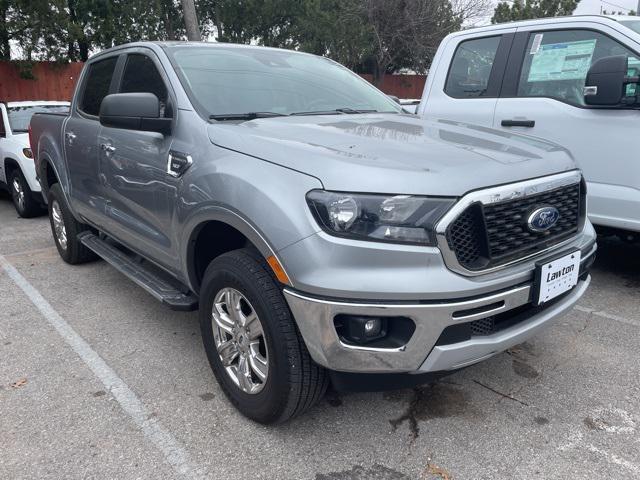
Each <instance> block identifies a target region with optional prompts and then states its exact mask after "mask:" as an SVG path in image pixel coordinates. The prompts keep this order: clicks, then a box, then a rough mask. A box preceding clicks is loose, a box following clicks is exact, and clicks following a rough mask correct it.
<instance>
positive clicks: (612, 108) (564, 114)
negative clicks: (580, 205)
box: [418, 16, 640, 241]
mask: <svg viewBox="0 0 640 480" xmlns="http://www.w3.org/2000/svg"><path fill="white" fill-rule="evenodd" d="M639 31H640V20H639V18H638V17H620V18H618V17H615V18H608V17H601V16H575V17H561V18H544V19H540V20H529V21H523V22H516V23H507V24H500V25H492V26H488V27H482V28H475V29H470V30H464V31H462V32H458V33H454V34H452V35H449V36H448V37H446V38H445V39H444V40H443V41H442V43H441V45H440V47H439V49H438V52H437V53H436V56H435V57H434V61H433V66H432V68H431V71H430V74H429V77H428V79H427V83H426V85H425V89H424V94H423V97H422V103H421V105H420V107H419V108H418V114H419V115H421V116H423V117H425V118H446V119H450V120H461V121H466V122H472V123H475V124H478V125H480V126H483V127H493V128H496V129H498V130H501V131H502V132H508V133H511V132H514V131H515V132H522V133H527V134H529V135H533V136H536V137H539V138H545V139H549V140H552V141H555V142H558V143H560V144H562V145H563V146H565V147H566V148H567V149H569V150H570V151H571V152H572V153H573V155H574V156H575V158H576V160H577V162H578V165H579V166H580V167H581V168H582V170H583V171H584V175H585V177H586V179H587V182H588V192H589V218H590V219H591V221H592V222H593V223H594V224H595V225H596V227H598V228H599V229H600V230H602V231H603V232H614V233H619V234H620V235H621V236H622V238H625V239H629V240H632V241H634V240H639V239H640V162H638V161H636V159H635V158H634V152H635V147H636V144H635V133H636V132H637V126H638V124H640V111H639V109H640V101H638V97H637V96H636V95H637V93H640V92H637V91H636V89H637V85H636V84H635V83H634V84H631V83H628V84H627V83H624V82H625V80H624V77H625V76H627V75H628V76H629V77H637V76H638V75H639V74H640V33H638V32H639ZM612 57H618V58H622V59H623V60H622V65H623V67H622V68H621V69H619V70H618V72H615V73H614V76H615V77H617V78H616V80H615V81H614V83H613V84H611V85H604V84H600V85H599V86H597V88H595V89H594V88H588V87H595V86H596V85H595V84H594V83H592V82H595V81H596V77H597V76H598V75H601V73H598V72H599V71H600V69H602V67H603V65H604V64H603V62H608V61H610V60H611V58H612ZM607 59H609V60H607ZM604 68H605V69H610V68H611V67H610V66H609V67H607V66H605V67H604ZM628 80H629V79H628ZM628 80H627V81H628ZM637 81H638V80H637V78H636V79H635V82H637ZM625 85H626V86H625ZM585 88H587V90H586V91H585ZM625 88H626V90H625ZM623 92H625V95H624V97H623ZM585 93H586V94H587V95H586V96H585ZM607 96H609V98H608V99H607Z"/></svg>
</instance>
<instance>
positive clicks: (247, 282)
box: [200, 249, 328, 424]
mask: <svg viewBox="0 0 640 480" xmlns="http://www.w3.org/2000/svg"><path fill="white" fill-rule="evenodd" d="M200 327H201V330H202V338H203V341H204V347H205V350H206V353H207V357H208V359H209V363H210V364H211V368H212V369H213V373H214V374H215V376H216V379H217V380H218V383H219V384H220V386H221V387H222V390H223V391H224V392H225V394H226V395H227V397H228V398H229V400H230V401H231V403H233V404H234V405H235V407H236V408H237V409H238V410H240V412H241V413H243V414H244V415H245V416H247V417H249V418H251V419H253V420H255V421H257V422H260V423H264V424H271V423H280V422H284V421H286V420H288V419H290V418H292V417H294V416H296V415H298V414H300V413H302V412H304V411H305V410H307V409H308V408H310V407H311V406H312V405H314V404H315V403H316V402H317V401H318V400H319V399H320V398H322V395H323V394H324V392H325V390H326V388H327V384H328V376H327V373H326V371H325V370H324V369H323V368H322V367H320V366H319V365H317V364H316V363H315V362H314V361H313V360H312V359H311V357H310V356H309V352H308V351H307V348H306V346H305V344H304V341H303V340H302V338H301V336H300V333H299V332H298V329H297V327H296V324H295V322H294V320H293V318H292V316H291V312H290V311H289V308H288V306H287V304H286V302H285V300H284V297H283V295H282V292H281V289H280V286H279V285H278V283H277V281H276V280H275V279H274V277H273V275H272V273H271V270H270V269H269V267H268V265H267V264H266V262H265V261H264V259H262V257H261V256H260V255H259V254H257V253H255V252H253V251H251V250H247V249H243V250H235V251H232V252H229V253H226V254H224V255H221V256H220V257H218V258H216V259H215V260H213V262H211V264H210V265H209V267H208V268H207V270H206V272H205V275H204V279H203V283H202V289H201V292H200Z"/></svg>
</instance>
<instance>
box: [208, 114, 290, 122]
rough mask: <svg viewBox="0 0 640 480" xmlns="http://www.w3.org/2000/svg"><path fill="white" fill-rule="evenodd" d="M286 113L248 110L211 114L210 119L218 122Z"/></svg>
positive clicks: (277, 115)
mask: <svg viewBox="0 0 640 480" xmlns="http://www.w3.org/2000/svg"><path fill="white" fill-rule="evenodd" d="M286 116H287V114H285V113H277V112H248V113H223V114H219V115H209V119H210V120H217V121H218V122H221V121H225V120H255V119H256V118H271V117H286Z"/></svg>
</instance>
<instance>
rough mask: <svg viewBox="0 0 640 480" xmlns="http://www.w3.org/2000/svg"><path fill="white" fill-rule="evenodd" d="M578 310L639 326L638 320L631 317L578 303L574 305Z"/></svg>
mask: <svg viewBox="0 0 640 480" xmlns="http://www.w3.org/2000/svg"><path fill="white" fill-rule="evenodd" d="M574 308H575V309H576V310H578V311H579V312H584V313H589V314H591V315H596V316H598V317H602V318H606V319H608V320H615V321H616V322H620V323H626V324H627V325H633V326H635V327H640V320H634V319H631V318H624V317H620V316H618V315H613V314H612V313H607V312H601V311H599V310H594V309H593V308H586V307H581V306H580V305H576V306H575V307H574Z"/></svg>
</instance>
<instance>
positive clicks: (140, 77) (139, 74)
mask: <svg viewBox="0 0 640 480" xmlns="http://www.w3.org/2000/svg"><path fill="white" fill-rule="evenodd" d="M120 93H153V94H154V95H155V96H156V97H158V100H160V110H161V113H162V115H161V116H166V113H168V112H166V106H167V98H168V93H167V87H166V86H165V83H164V81H163V80H162V76H161V75H160V72H158V69H157V68H156V66H155V64H154V63H153V60H151V58H149V57H148V56H146V55H142V54H138V53H134V54H131V55H129V56H127V63H126V65H125V67H124V73H123V75H122V83H121V84H120Z"/></svg>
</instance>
